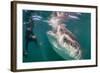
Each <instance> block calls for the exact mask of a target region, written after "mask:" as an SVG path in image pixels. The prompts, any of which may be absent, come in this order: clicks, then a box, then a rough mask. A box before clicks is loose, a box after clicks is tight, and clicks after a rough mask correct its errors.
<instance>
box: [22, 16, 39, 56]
mask: <svg viewBox="0 0 100 73" xmlns="http://www.w3.org/2000/svg"><path fill="white" fill-rule="evenodd" d="M33 28H34V23H33V20H32V18H30V21H29V23H28V26H27V28H26V31H25V49H24V55H27V54H28V45H29V43H30V42H37V39H36V36H35V34H34V32H33V31H32V30H33Z"/></svg>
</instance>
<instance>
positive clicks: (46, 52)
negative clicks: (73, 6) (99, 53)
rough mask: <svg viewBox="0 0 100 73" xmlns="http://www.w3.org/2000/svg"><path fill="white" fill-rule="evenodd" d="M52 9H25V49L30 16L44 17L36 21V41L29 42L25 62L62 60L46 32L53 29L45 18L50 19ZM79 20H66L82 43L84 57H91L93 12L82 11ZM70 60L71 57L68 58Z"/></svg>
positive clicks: (69, 27) (34, 23)
mask: <svg viewBox="0 0 100 73" xmlns="http://www.w3.org/2000/svg"><path fill="white" fill-rule="evenodd" d="M51 13H52V11H32V10H23V50H25V49H26V44H25V42H26V38H25V35H26V29H27V27H28V26H29V24H28V23H26V24H24V23H25V22H29V20H30V17H31V16H32V15H39V16H41V17H42V20H40V21H34V22H33V23H32V24H33V25H34V29H32V31H33V33H34V35H35V36H36V37H37V40H36V41H31V42H29V44H28V48H27V49H28V54H27V56H25V55H23V62H40V61H61V60H65V59H63V58H62V57H61V56H60V55H59V54H57V53H56V52H55V51H54V50H53V48H52V45H51V44H50V42H49V41H48V38H47V34H46V32H47V31H49V30H50V29H51V27H50V26H49V25H48V23H46V22H43V20H48V19H49V17H50V15H51ZM79 18H80V19H79V20H69V21H67V22H66V24H67V27H66V28H68V29H69V30H70V31H71V32H72V33H73V34H74V35H75V36H76V38H77V41H78V42H79V43H80V45H81V50H82V59H91V33H90V32H91V28H90V27H91V23H90V22H91V21H90V20H91V14H90V13H82V14H81V15H80V16H79ZM68 60H70V59H68Z"/></svg>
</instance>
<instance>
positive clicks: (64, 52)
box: [47, 31, 82, 60]
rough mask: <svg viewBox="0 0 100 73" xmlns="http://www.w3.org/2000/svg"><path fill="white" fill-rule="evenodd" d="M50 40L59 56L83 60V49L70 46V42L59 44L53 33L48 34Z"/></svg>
mask: <svg viewBox="0 0 100 73" xmlns="http://www.w3.org/2000/svg"><path fill="white" fill-rule="evenodd" d="M47 36H48V40H49V42H50V43H51V45H52V47H53V49H54V51H55V52H56V53H57V54H59V55H60V56H61V57H63V58H64V59H75V60H77V59H81V58H82V57H81V49H80V46H78V47H75V46H77V44H76V45H75V46H73V45H72V44H69V43H68V42H65V41H63V42H62V43H59V42H58V40H59V38H58V37H57V35H56V34H55V33H54V32H53V31H48V32H47Z"/></svg>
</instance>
